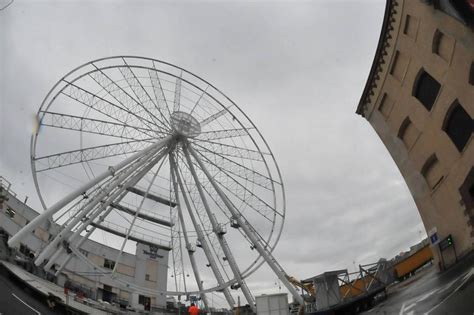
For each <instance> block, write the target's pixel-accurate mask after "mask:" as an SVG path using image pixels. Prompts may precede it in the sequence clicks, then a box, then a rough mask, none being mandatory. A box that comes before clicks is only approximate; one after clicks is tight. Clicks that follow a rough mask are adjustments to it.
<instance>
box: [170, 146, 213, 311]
mask: <svg viewBox="0 0 474 315" xmlns="http://www.w3.org/2000/svg"><path fill="white" fill-rule="evenodd" d="M169 160H170V172H171V181H172V182H173V190H174V193H175V200H176V207H177V209H178V215H179V221H180V222H181V230H182V231H183V236H184V243H185V244H186V249H187V252H188V256H189V260H190V262H191V268H192V269H193V273H194V277H195V278H196V283H197V286H198V288H199V291H202V290H203V286H202V282H201V276H200V274H199V268H198V267H197V264H196V259H195V257H194V249H193V247H192V245H191V243H190V242H189V237H188V231H187V229H186V224H185V223H184V216H183V209H182V208H181V202H180V198H179V191H178V181H177V177H178V176H179V174H175V172H177V167H176V162H175V160H174V156H173V153H170V154H169ZM182 194H184V192H182ZM201 299H202V301H203V302H204V306H205V307H206V309H207V310H209V301H208V300H207V296H206V294H204V293H202V294H201Z"/></svg>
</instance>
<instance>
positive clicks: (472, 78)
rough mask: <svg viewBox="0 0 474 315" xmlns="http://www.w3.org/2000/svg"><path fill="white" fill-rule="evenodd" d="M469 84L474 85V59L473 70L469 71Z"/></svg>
mask: <svg viewBox="0 0 474 315" xmlns="http://www.w3.org/2000/svg"><path fill="white" fill-rule="evenodd" d="M469 84H470V85H474V61H473V62H471V70H470V71H469Z"/></svg>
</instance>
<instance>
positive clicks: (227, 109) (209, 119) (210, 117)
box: [199, 105, 233, 128]
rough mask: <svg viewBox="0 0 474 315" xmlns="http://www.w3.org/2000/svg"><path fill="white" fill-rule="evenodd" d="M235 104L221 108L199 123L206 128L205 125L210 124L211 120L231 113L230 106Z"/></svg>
mask: <svg viewBox="0 0 474 315" xmlns="http://www.w3.org/2000/svg"><path fill="white" fill-rule="evenodd" d="M232 106H233V105H230V106H228V107H224V108H223V109H221V110H220V111H218V112H217V113H215V114H213V115H211V116H209V117H207V118H206V119H204V120H202V121H201V122H200V123H199V124H200V125H201V128H204V127H205V126H207V125H208V124H210V123H211V122H213V121H214V120H216V119H217V118H219V117H221V116H223V115H225V114H227V113H229V112H230V111H229V108H231V107H232Z"/></svg>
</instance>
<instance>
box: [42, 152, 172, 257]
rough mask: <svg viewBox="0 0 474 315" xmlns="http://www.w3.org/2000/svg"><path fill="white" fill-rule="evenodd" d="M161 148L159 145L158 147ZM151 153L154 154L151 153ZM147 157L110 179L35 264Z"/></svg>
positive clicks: (145, 160) (47, 254)
mask: <svg viewBox="0 0 474 315" xmlns="http://www.w3.org/2000/svg"><path fill="white" fill-rule="evenodd" d="M163 145H164V144H163ZM159 149H161V147H160V148H159ZM151 154H154V152H153V153H151ZM147 158H149V156H145V158H143V159H140V160H138V161H137V162H136V163H135V165H132V166H130V167H129V168H128V169H127V170H126V171H124V172H123V173H121V174H119V175H118V177H117V178H115V179H114V180H112V182H111V183H110V184H109V185H108V186H107V187H106V188H105V189H104V190H103V191H102V192H101V193H99V194H98V195H97V196H95V197H94V198H93V199H92V200H91V201H90V202H89V203H88V204H87V205H86V206H85V207H84V209H82V210H81V211H80V213H79V214H78V215H77V216H76V217H75V218H74V219H73V220H71V221H70V222H69V223H68V224H67V225H66V226H65V227H64V228H63V229H62V230H61V232H59V233H58V235H56V237H55V238H54V239H53V240H52V241H51V242H50V243H49V244H48V245H47V246H46V247H45V248H44V249H43V250H42V251H41V254H40V255H39V256H38V257H37V258H36V260H35V265H37V266H39V265H41V263H42V262H43V260H45V259H46V258H48V257H49V256H50V255H51V254H52V252H53V250H54V249H55V247H56V246H57V245H58V244H59V242H60V241H61V240H62V239H63V238H64V237H65V236H66V235H67V233H69V232H70V231H71V229H72V228H73V227H74V226H76V224H78V223H79V222H80V221H81V220H82V219H83V218H84V217H85V216H86V215H87V213H89V212H90V211H91V210H93V208H94V207H95V206H96V205H97V204H98V203H99V202H101V201H102V200H103V199H105V198H106V197H107V195H108V194H109V193H110V192H111V191H112V190H113V189H115V188H116V187H117V186H118V185H120V184H121V183H122V182H123V181H124V180H125V179H126V178H127V177H129V176H130V175H131V174H132V173H133V172H134V171H135V170H137V169H138V168H139V167H141V166H142V165H144V164H145V163H146V162H150V161H149V160H148V159H147Z"/></svg>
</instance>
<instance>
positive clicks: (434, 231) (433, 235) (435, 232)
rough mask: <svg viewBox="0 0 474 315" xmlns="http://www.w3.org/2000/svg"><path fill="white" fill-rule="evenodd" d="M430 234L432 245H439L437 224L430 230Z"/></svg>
mask: <svg viewBox="0 0 474 315" xmlns="http://www.w3.org/2000/svg"><path fill="white" fill-rule="evenodd" d="M428 236H429V237H430V242H431V245H437V244H438V243H439V236H438V229H437V228H436V226H435V227H433V228H432V229H431V230H429V231H428Z"/></svg>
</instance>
